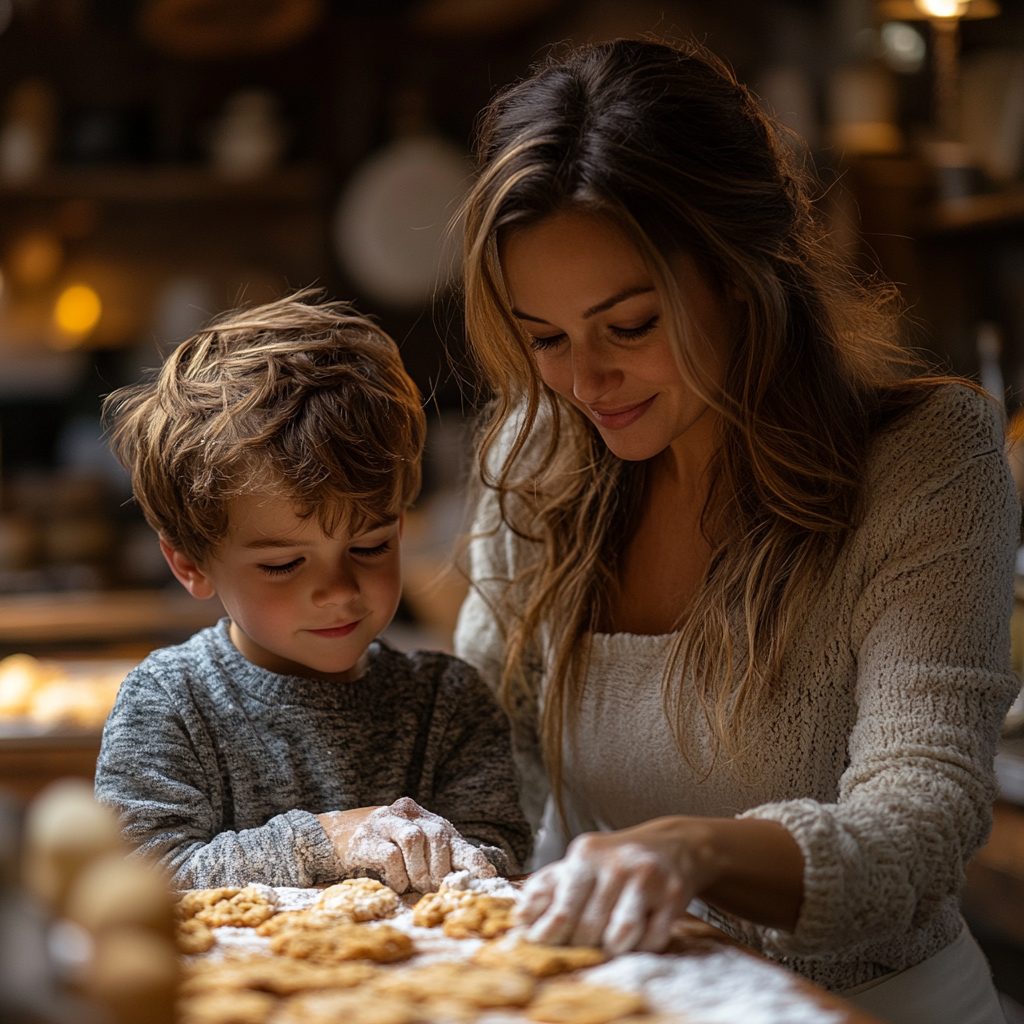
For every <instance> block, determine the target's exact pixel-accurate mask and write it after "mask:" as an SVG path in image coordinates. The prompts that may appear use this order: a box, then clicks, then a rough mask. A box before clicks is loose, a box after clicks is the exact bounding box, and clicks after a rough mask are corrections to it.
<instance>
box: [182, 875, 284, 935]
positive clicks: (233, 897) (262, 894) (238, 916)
mask: <svg viewBox="0 0 1024 1024" xmlns="http://www.w3.org/2000/svg"><path fill="white" fill-rule="evenodd" d="M275 899H276V897H275V895H274V890H273V889H271V888H269V886H258V887H257V886H254V885H249V886H246V887H245V888H244V889H236V888H231V887H222V888H219V889H197V890H195V892H189V893H186V894H185V896H184V897H183V898H182V900H181V901H180V902H179V903H178V906H177V908H176V913H177V915H178V917H180V918H184V919H185V920H190V919H193V918H195V919H197V920H199V921H202V922H203V923H204V924H207V925H209V926H210V927H211V928H226V927H232V928H255V927H256V926H257V925H258V924H262V923H263V922H264V921H266V919H267V918H268V917H272V916H273V915H274V914H275V913H277V907H276V904H275V902H274V900H275Z"/></svg>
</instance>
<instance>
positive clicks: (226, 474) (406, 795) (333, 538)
mask: <svg viewBox="0 0 1024 1024" xmlns="http://www.w3.org/2000/svg"><path fill="white" fill-rule="evenodd" d="M307 298H309V296H308V294H306V293H299V295H297V296H295V297H293V298H291V299H284V300H282V301H279V302H275V303H272V304H270V305H267V306H262V307H260V308H257V309H251V310H246V311H242V312H236V313H234V314H230V315H227V316H224V317H221V318H219V319H218V320H216V321H214V323H213V324H212V325H211V326H210V327H209V328H207V329H206V330H205V331H203V332H201V333H200V334H198V335H197V336H196V337H194V338H192V339H190V340H189V341H187V342H185V343H184V344H182V345H181V346H180V347H179V348H178V349H177V350H176V351H175V352H174V353H173V354H172V355H171V356H170V357H169V358H168V360H167V362H166V363H165V364H164V366H163V368H162V370H161V371H160V373H159V375H158V377H157V378H156V379H155V380H154V381H153V382H151V383H147V384H141V385H138V386H136V387H133V388H125V389H123V390H121V391H118V392H116V393H115V394H113V395H111V396H110V397H109V398H108V400H107V404H106V412H107V415H108V417H109V421H110V422H111V424H112V443H113V446H114V450H115V451H116V453H117V455H118V457H119V458H120V459H121V461H122V463H123V464H124V465H125V467H126V468H127V469H128V470H129V472H130V473H131V476H132V484H133V487H134V490H135V497H136V500H137V501H138V502H139V504H140V505H141V507H142V510H143V512H144V513H145V516H146V519H147V521H148V522H149V524H150V525H151V526H152V527H153V528H154V529H155V530H156V531H157V533H158V534H159V535H160V547H161V549H162V550H163V553H164V556H165V557H166V559H167V561H168V563H169V565H170V567H171V570H172V571H173V573H174V575H175V576H176V577H177V578H178V580H180V581H181V583H182V584H183V585H184V587H185V588H186V589H187V590H188V591H189V593H191V594H192V595H193V596H195V597H199V598H208V597H212V596H213V595H214V594H217V595H218V596H219V597H220V599H221V601H222V602H223V604H224V607H225V609H226V610H227V612H228V617H227V618H225V619H223V620H221V622H220V623H218V624H217V625H216V626H214V627H211V628H210V629H204V630H203V631H202V632H200V633H197V634H196V635H195V636H194V637H192V639H191V640H189V641H188V642H187V643H184V644H181V645H180V646H178V647H171V648H166V649H164V650H160V651H156V652H154V653H153V654H152V655H150V656H149V657H148V658H147V659H146V660H145V661H144V662H143V663H142V664H141V665H140V666H139V667H138V668H137V669H135V670H134V671H133V672H132V673H131V674H130V675H129V676H128V678H127V679H126V680H125V682H124V684H123V685H122V687H121V691H120V694H119V695H118V698H117V703H116V705H115V707H114V710H113V712H112V714H111V716H110V719H109V720H108V722H107V725H106V728H105V729H104V731H103V747H102V750H101V752H100V757H99V763H98V765H97V772H96V793H97V796H98V798H99V799H100V800H102V801H104V802H106V803H108V804H110V805H111V806H113V807H114V808H116V809H117V810H118V811H119V812H120V814H121V816H122V822H123V825H124V830H125V835H126V837H127V838H128V840H129V841H130V842H132V843H133V844H134V845H136V846H138V847H139V848H140V851H141V852H143V853H146V854H149V855H152V856H154V857H156V858H158V859H159V860H160V861H161V863H162V864H163V865H164V866H165V867H166V868H168V869H169V870H170V871H171V872H172V873H173V879H174V883H175V884H176V885H177V886H178V887H180V888H198V887H209V886H218V885H239V884H241V885H244V884H246V883H247V882H249V881H259V882H265V883H268V884H270V885H289V886H311V885H314V884H318V883H328V882H333V881H336V880H337V879H338V878H343V877H346V876H351V875H356V874H367V873H368V874H373V875H377V876H378V877H380V878H381V879H382V880H383V881H385V882H387V883H388V884H389V885H391V886H392V888H394V889H397V890H398V891H400V892H401V891H405V890H406V889H417V890H420V891H430V890H432V889H436V887H437V885H438V883H439V882H440V880H441V879H442V878H443V877H444V875H445V874H446V873H447V872H448V871H449V870H453V869H463V868H465V869H469V870H471V871H473V872H474V873H476V874H478V875H493V874H494V873H495V870H497V871H500V872H503V873H509V872H511V871H514V870H516V869H517V868H518V866H519V865H520V864H521V863H522V862H523V860H524V859H525V857H526V855H527V853H528V849H529V845H530V833H529V828H528V825H527V823H526V821H525V820H524V818H523V816H522V813H521V811H520V808H519V800H518V794H517V787H516V777H515V771H514V768H513V765H512V758H511V752H510V748H509V740H508V731H507V725H506V721H505V719H504V715H503V714H502V712H501V711H500V710H499V709H498V707H497V706H496V705H495V704H494V701H493V700H492V698H491V696H490V694H489V693H488V691H487V689H486V688H485V687H484V685H483V684H482V683H481V681H480V680H479V679H478V678H477V676H476V674H475V672H474V671H473V669H472V668H470V667H469V666H468V665H466V664H465V663H464V662H461V661H459V660H458V659H456V658H451V657H448V656H446V655H443V654H430V653H416V654H412V655H408V656H407V655H403V654H399V653H398V652H396V651H394V650H392V649H391V648H390V647H388V645H387V644H386V643H384V642H383V641H381V640H379V639H377V635H378V633H380V631H381V630H382V629H384V627H385V626H387V624H388V623H389V622H390V621H391V618H392V616H393V615H394V613H395V610H396V608H397V606H398V601H399V596H400V591H401V566H400V552H399V544H400V539H401V533H402V514H403V512H404V510H405V509H406V508H408V506H409V505H410V504H411V502H412V501H413V499H414V498H415V497H416V494H417V492H418V490H419V484H420V456H421V452H422V447H423V435H424V430H425V421H424V416H423V411H422V409H421V407H420V399H419V394H418V392H417V390H416V387H415V385H414V384H413V383H412V381H411V380H410V379H409V377H408V375H407V374H406V373H405V371H404V369H403V367H402V364H401V360H400V359H399V355H398V350H397V348H396V347H395V344H394V342H392V341H391V339H390V338H388V337H387V335H385V334H384V333H383V332H382V331H381V330H380V329H379V328H377V327H376V326H375V325H374V324H372V323H371V322H370V321H369V320H366V319H364V318H362V317H360V316H357V315H356V314H355V313H354V312H353V311H352V310H351V308H350V307H348V306H346V305H344V304H341V303H325V304H322V305H314V304H310V303H308V302H306V301H303V300H304V299H307ZM427 808H429V809H430V810H427Z"/></svg>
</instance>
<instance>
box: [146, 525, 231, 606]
mask: <svg viewBox="0 0 1024 1024" xmlns="http://www.w3.org/2000/svg"><path fill="white" fill-rule="evenodd" d="M160 550H161V551H162V552H163V556H164V558H166V559H167V564H168V565H169V566H170V567H171V572H173V573H174V578H175V579H176V580H177V581H178V582H179V583H180V584H181V585H182V586H183V587H184V588H185V589H186V590H187V591H188V592H189V593H190V594H191V595H192V596H193V597H197V598H199V599H200V600H201V601H205V600H206V599H207V598H209V597H213V596H214V595H215V594H216V593H217V591H216V590H215V589H214V587H213V583H211V582H210V578H209V577H208V576H207V575H206V573H204V572H203V570H202V569H200V568H199V566H198V565H197V564H196V563H195V562H193V561H192V559H191V558H189V557H188V555H184V554H182V553H181V552H180V551H178V549H177V548H172V547H171V545H170V544H168V543H167V541H166V540H164V538H163V537H161V538H160Z"/></svg>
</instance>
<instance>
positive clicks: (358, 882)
mask: <svg viewBox="0 0 1024 1024" xmlns="http://www.w3.org/2000/svg"><path fill="white" fill-rule="evenodd" d="M399 906H400V901H399V899H398V893H396V892H395V890H394V889H389V888H388V887H387V886H386V885H381V883H380V882H377V881H375V880H374V879H372V878H349V879H346V880H345V881H344V882H339V883H338V884H337V885H332V886H331V887H330V888H329V889H324V891H323V895H321V897H320V899H318V900H317V901H316V903H314V904H313V907H312V909H314V910H324V911H327V912H328V913H330V914H336V915H338V916H341V917H347V918H348V920H350V921H379V920H380V919H381V918H384V917H391V916H392V915H393V914H394V913H395V911H396V910H397V909H398V908H399Z"/></svg>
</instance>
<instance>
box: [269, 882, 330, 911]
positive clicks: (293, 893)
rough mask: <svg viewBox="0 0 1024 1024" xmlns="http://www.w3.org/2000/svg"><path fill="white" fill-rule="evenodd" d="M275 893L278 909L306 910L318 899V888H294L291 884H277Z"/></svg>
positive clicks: (319, 893) (319, 892)
mask: <svg viewBox="0 0 1024 1024" xmlns="http://www.w3.org/2000/svg"><path fill="white" fill-rule="evenodd" d="M275 892H276V894H277V909H278V910H308V909H309V908H310V907H311V906H313V904H314V903H316V901H317V900H318V899H320V895H321V890H320V889H295V888H293V887H291V886H283V885H282V886H279V887H278V888H277V889H276V890H275Z"/></svg>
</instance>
